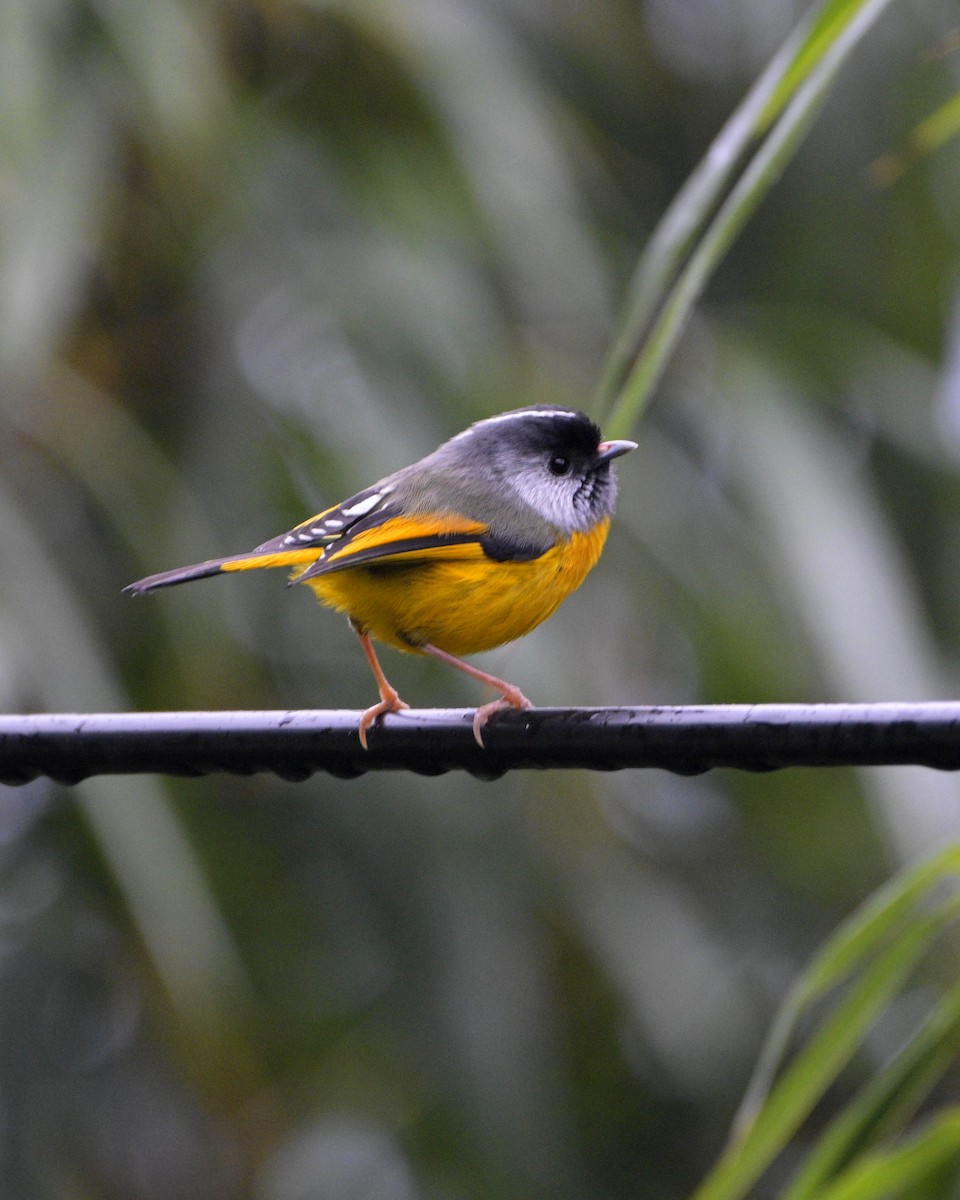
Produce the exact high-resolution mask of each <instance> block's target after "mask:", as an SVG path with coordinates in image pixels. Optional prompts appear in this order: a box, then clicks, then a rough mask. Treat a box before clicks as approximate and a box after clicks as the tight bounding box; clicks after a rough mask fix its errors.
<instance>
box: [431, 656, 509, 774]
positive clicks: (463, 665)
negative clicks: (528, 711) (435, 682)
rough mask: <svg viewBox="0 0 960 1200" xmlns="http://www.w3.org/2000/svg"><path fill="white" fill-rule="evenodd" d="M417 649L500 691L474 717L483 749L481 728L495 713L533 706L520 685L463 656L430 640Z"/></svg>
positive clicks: (478, 741)
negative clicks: (455, 655) (451, 652)
mask: <svg viewBox="0 0 960 1200" xmlns="http://www.w3.org/2000/svg"><path fill="white" fill-rule="evenodd" d="M417 649H418V650H422V651H423V653H424V654H430V655H432V656H433V657H434V658H439V659H440V661H441V662H445V663H447V664H449V665H450V666H451V667H456V668H457V670H458V671H464V672H465V673H466V674H467V675H469V676H470V677H471V679H478V680H479V681H480V682H481V683H485V684H487V686H488V687H492V688H494V689H495V690H496V691H498V692H499V693H500V699H499V700H491V701H490V703H489V704H481V705H480V707H479V708H478V709H477V711H476V714H475V716H474V718H473V736H474V737H475V738H476V740H477V745H478V746H479V747H480V749H481V750H483V749H484V745H483V737H482V735H481V733H480V730H481V729H482V728H483V727H484V725H486V723H487V721H489V720H490V718H491V717H492V716H493V714H494V713H498V712H502V710H503V709H505V708H517V709H521V708H533V702H532V701H531V700H528V699H527V698H526V696H525V695H524V694H523V692H521V691H520V689H519V688H518V687H514V686H513V684H512V683H507V682H506V681H505V680H503V679H498V678H497V677H496V675H490V674H488V673H487V672H486V671H481V670H480V668H479V667H474V666H471V665H470V663H468V662H464V661H463V659H462V658H456V657H454V655H452V654H448V653H447V652H446V650H441V649H440V648H439V646H433V645H431V644H430V643H429V642H424V643H422V644H421V645H420V646H418V647H417Z"/></svg>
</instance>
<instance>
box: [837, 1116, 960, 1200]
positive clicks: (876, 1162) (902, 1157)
mask: <svg viewBox="0 0 960 1200" xmlns="http://www.w3.org/2000/svg"><path fill="white" fill-rule="evenodd" d="M958 1155H960V1112H958V1111H957V1110H956V1109H951V1110H949V1111H948V1112H946V1113H944V1114H943V1115H942V1116H940V1117H939V1118H938V1119H937V1120H936V1121H934V1122H932V1124H930V1125H929V1126H927V1128H926V1129H924V1130H923V1132H921V1133H919V1134H917V1136H916V1137H913V1138H911V1139H910V1140H909V1141H907V1142H905V1143H903V1144H902V1145H900V1146H897V1147H896V1148H895V1149H893V1150H887V1151H882V1152H878V1153H876V1154H871V1155H868V1156H866V1157H865V1158H863V1159H861V1160H860V1161H859V1162H857V1163H856V1164H855V1165H854V1166H852V1167H850V1169H849V1170H848V1171H845V1172H844V1174H843V1175H841V1177H840V1178H839V1179H838V1180H837V1181H836V1182H835V1183H833V1184H832V1185H831V1186H830V1187H827V1188H825V1189H824V1190H823V1191H821V1192H818V1193H817V1200H886V1198H887V1197H891V1196H902V1195H904V1193H905V1192H906V1190H907V1189H908V1188H912V1187H916V1186H918V1185H919V1184H922V1183H923V1182H924V1181H925V1180H927V1179H929V1178H930V1177H931V1176H932V1175H934V1174H936V1173H938V1172H940V1171H942V1170H943V1169H944V1167H946V1166H947V1165H948V1164H949V1163H950V1162H951V1161H952V1160H954V1159H956V1158H957V1157H958Z"/></svg>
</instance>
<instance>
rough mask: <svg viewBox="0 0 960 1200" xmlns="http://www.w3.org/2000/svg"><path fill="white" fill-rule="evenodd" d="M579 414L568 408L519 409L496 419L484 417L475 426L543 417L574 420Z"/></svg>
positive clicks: (501, 414) (500, 415) (502, 414)
mask: <svg viewBox="0 0 960 1200" xmlns="http://www.w3.org/2000/svg"><path fill="white" fill-rule="evenodd" d="M579 416H580V414H579V413H575V412H571V411H570V409H569V408H546V409H533V410H530V409H520V410H519V411H518V412H508V413H500V414H499V416H496V417H484V419H483V420H482V421H476V422H475V425H474V427H475V426H476V425H498V424H499V423H500V422H501V421H526V420H529V419H530V418H531V417H543V418H544V419H550V418H553V417H570V418H571V419H573V420H575V419H577V418H579Z"/></svg>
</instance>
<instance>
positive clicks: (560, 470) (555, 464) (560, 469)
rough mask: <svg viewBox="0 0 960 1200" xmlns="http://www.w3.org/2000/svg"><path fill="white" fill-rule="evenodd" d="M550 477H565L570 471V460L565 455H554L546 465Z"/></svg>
mask: <svg viewBox="0 0 960 1200" xmlns="http://www.w3.org/2000/svg"><path fill="white" fill-rule="evenodd" d="M547 469H548V470H549V472H550V474H551V475H566V474H567V473H568V472H569V470H570V459H569V458H567V457H566V455H565V454H555V455H554V456H553V458H551V459H550V461H549V462H548V463H547Z"/></svg>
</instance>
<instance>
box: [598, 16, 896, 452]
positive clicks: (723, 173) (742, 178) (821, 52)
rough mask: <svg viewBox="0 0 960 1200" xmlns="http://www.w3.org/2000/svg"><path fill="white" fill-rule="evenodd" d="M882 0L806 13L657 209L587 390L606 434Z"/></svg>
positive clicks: (619, 426) (656, 369)
mask: <svg viewBox="0 0 960 1200" xmlns="http://www.w3.org/2000/svg"><path fill="white" fill-rule="evenodd" d="M888 3H889V0H827V3H824V4H823V5H822V6H821V7H820V8H819V9H818V10H817V11H816V13H815V14H814V15H813V17H812V18H809V17H808V18H807V20H806V21H804V22H803V23H802V24H801V25H800V27H799V28H798V29H797V30H796V31H795V32H794V33H793V35H791V37H790V38H789V39H788V41H787V42H786V44H785V45H784V47H783V48H782V49H781V51H780V52H779V54H777V55H776V57H775V58H774V59H773V61H772V62H771V64H770V66H769V67H768V68H767V70H766V71H765V72H764V73H763V75H762V76H761V77H760V79H759V80H758V81H757V83H756V84H755V85H754V87H753V88H752V89H751V90H750V91H749V92H748V93H747V96H746V97H745V98H744V100H743V101H742V102H741V104H740V106H739V107H738V108H737V109H736V111H735V112H734V114H733V116H732V117H731V118H730V119H729V121H728V122H727V123H726V125H725V126H724V127H723V129H722V130H721V132H720V134H719V135H718V137H717V138H716V139H715V141H714V142H713V144H712V145H711V147H710V149H709V150H708V151H707V154H706V157H705V158H704V159H703V161H702V162H701V164H700V165H699V166H698V167H697V169H696V170H695V171H694V173H693V174H692V175H691V176H690V179H689V180H688V182H687V184H686V185H685V186H684V187H683V188H682V189H681V190H680V192H679V193H678V194H677V197H676V199H675V200H674V202H673V203H672V204H671V205H670V207H669V209H668V210H667V212H666V213H665V214H664V216H663V219H662V220H661V222H660V225H659V226H658V228H657V230H656V232H655V233H654V235H653V237H652V238H651V241H650V245H649V247H648V249H647V250H646V252H645V253H644V255H643V256H642V258H641V260H640V263H639V265H638V267H637V270H636V272H635V274H634V278H633V281H632V283H631V287H630V291H629V295H628V297H627V302H626V304H625V308H624V311H625V317H624V320H623V322H622V324H621V328H620V331H619V333H618V334H617V336H616V337H615V339H614V343H613V347H612V349H611V352H610V355H609V357H608V360H607V363H606V364H605V366H604V369H603V371H602V373H601V377H600V381H599V383H598V385H597V389H596V392H595V395H594V400H593V407H594V409H595V411H597V412H599V413H600V414H601V416H602V420H603V424H604V426H605V428H606V430H607V432H608V433H609V435H610V436H611V437H619V436H621V435H623V434H624V433H626V432H628V431H629V430H630V429H631V428H632V427H633V425H634V424H635V423H636V420H637V419H638V417H639V415H640V413H641V411H642V409H643V407H644V405H645V404H646V402H647V401H648V399H649V397H650V395H651V393H652V391H653V389H654V387H655V386H656V384H657V382H658V380H659V379H660V376H661V374H662V372H663V369H664V367H665V365H666V361H667V359H668V357H669V355H670V353H671V352H672V351H673V349H674V348H675V346H676V344H677V341H678V340H679V337H680V334H681V332H682V329H683V326H684V324H685V323H686V320H687V318H688V316H689V315H690V312H691V310H692V308H693V306H694V304H695V303H696V301H697V299H698V298H699V296H700V295H701V293H702V291H703V289H704V287H705V286H706V284H707V281H708V280H709V278H710V276H711V275H712V274H713V271H714V270H715V269H716V267H717V266H718V264H719V263H720V261H721V260H722V258H723V256H724V254H725V253H726V251H727V249H728V248H729V247H730V245H731V244H732V242H733V241H734V240H735V238H736V236H737V234H738V233H739V232H740V230H741V229H742V228H743V226H744V225H745V224H746V222H747V220H748V219H749V217H750V216H751V215H752V214H753V212H754V211H755V209H756V208H757V206H758V205H759V203H760V201H761V200H762V199H763V197H764V196H765V195H766V194H767V192H768V191H769V190H770V188H771V187H772V186H773V184H774V183H775V181H776V180H777V178H778V177H779V175H780V173H781V171H782V170H783V168H784V167H785V166H786V165H787V163H788V162H789V161H790V159H791V158H792V157H793V154H794V153H795V151H796V149H797V147H798V146H799V144H800V142H801V140H802V139H803V136H804V134H805V133H806V131H807V129H808V128H809V127H810V125H811V123H812V122H813V120H814V118H815V117H816V116H817V114H818V113H819V111H820V108H821V107H822V105H823V102H824V100H825V98H826V95H827V92H828V90H829V88H830V85H831V84H832V83H833V80H834V79H835V77H836V75H837V74H838V72H839V70H840V68H841V66H842V65H843V63H844V62H845V61H846V59H847V57H848V56H849V54H850V53H851V52H852V51H853V49H854V48H855V47H856V45H857V43H858V42H859V40H860V38H861V37H862V36H863V35H864V34H865V33H866V32H867V30H868V29H869V27H870V26H871V25H872V23H873V22H874V21H875V20H876V18H877V17H878V16H879V15H880V13H881V12H882V11H883V9H884V8H885V7H886V5H887V4H888ZM771 122H772V124H771ZM758 139H762V140H760V141H759V144H758V145H757V146H756V149H755V150H754V152H753V154H752V156H751V157H750V158H749V159H748V160H747V161H746V165H745V166H742V164H743V159H744V156H745V154H746V152H747V149H748V147H749V146H750V145H751V144H752V143H754V142H756V141H757V140H758ZM741 166H742V169H741V170H740V174H739V178H736V181H735V182H733V183H732V185H731V181H733V180H734V179H735V177H736V173H737V170H738V168H739V167H741ZM724 196H726V198H725V199H724ZM685 258H686V262H685V263H684V259H685ZM682 264H683V265H682ZM611 405H612V410H611V411H609V413H608V412H607V410H608V409H609V408H610V406H611Z"/></svg>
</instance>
